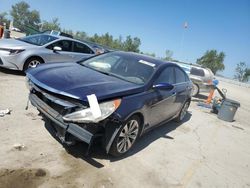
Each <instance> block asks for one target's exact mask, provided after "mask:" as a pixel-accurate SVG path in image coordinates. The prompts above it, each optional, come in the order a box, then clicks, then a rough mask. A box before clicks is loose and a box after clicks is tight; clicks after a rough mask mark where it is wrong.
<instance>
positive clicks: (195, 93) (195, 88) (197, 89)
mask: <svg viewBox="0 0 250 188" xmlns="http://www.w3.org/2000/svg"><path fill="white" fill-rule="evenodd" d="M199 92H200V88H199V86H198V85H197V84H193V87H192V97H195V96H197V95H198V94H199Z"/></svg>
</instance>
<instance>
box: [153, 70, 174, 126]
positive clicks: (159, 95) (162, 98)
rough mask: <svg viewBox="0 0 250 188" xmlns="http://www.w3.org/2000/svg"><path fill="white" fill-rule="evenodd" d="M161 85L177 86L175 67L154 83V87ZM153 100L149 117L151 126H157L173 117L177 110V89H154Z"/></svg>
mask: <svg viewBox="0 0 250 188" xmlns="http://www.w3.org/2000/svg"><path fill="white" fill-rule="evenodd" d="M161 83H169V84H175V72H174V67H167V68H165V69H164V70H163V71H162V72H161V73H160V74H159V76H158V78H156V80H155V81H154V83H153V84H154V85H156V84H161ZM151 92H153V93H152V94H151V96H152V99H151V101H150V102H149V113H148V116H149V117H150V118H148V119H149V124H150V126H154V125H157V124H159V123H161V122H163V121H165V120H167V119H169V118H171V117H172V116H173V114H174V113H175V112H176V111H175V109H176V108H177V106H176V105H177V104H176V103H175V101H176V91H175V87H174V88H173V89H172V90H164V89H152V90H151Z"/></svg>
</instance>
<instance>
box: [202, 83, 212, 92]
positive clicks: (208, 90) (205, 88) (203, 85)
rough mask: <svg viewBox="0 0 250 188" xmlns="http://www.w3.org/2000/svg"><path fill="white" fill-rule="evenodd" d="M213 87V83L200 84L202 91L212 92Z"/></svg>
mask: <svg viewBox="0 0 250 188" xmlns="http://www.w3.org/2000/svg"><path fill="white" fill-rule="evenodd" d="M212 88H213V85H208V84H200V85H199V89H200V92H205V93H208V92H210V90H211V89H212Z"/></svg>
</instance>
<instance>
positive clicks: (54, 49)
mask: <svg viewBox="0 0 250 188" xmlns="http://www.w3.org/2000/svg"><path fill="white" fill-rule="evenodd" d="M53 51H54V52H57V51H62V48H61V47H59V46H55V47H54V48H53Z"/></svg>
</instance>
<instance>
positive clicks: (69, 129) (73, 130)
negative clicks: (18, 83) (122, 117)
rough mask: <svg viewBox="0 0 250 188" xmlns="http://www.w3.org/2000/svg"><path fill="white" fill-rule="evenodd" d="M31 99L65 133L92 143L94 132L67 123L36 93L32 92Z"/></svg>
mask: <svg viewBox="0 0 250 188" xmlns="http://www.w3.org/2000/svg"><path fill="white" fill-rule="evenodd" d="M29 99H30V101H31V103H32V105H34V106H35V107H36V108H37V109H38V110H39V111H41V113H42V114H44V115H45V116H46V117H47V118H48V119H50V120H51V121H53V122H54V123H55V124H56V126H59V127H60V128H61V129H63V130H64V132H65V134H66V133H70V134H71V135H73V136H75V137H76V138H78V139H79V140H81V141H83V142H86V143H88V144H91V142H92V140H93V138H94V135H93V134H92V133H90V132H89V131H87V130H85V129H83V128H82V127H80V126H78V125H77V124H74V123H65V122H64V121H63V119H62V116H61V115H60V114H59V113H58V112H57V111H55V110H54V109H52V108H51V107H50V106H49V105H47V104H46V103H44V102H43V101H42V100H41V99H40V98H39V97H37V96H36V95H35V94H32V93H30V95H29ZM62 136H64V139H65V135H62Z"/></svg>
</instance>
